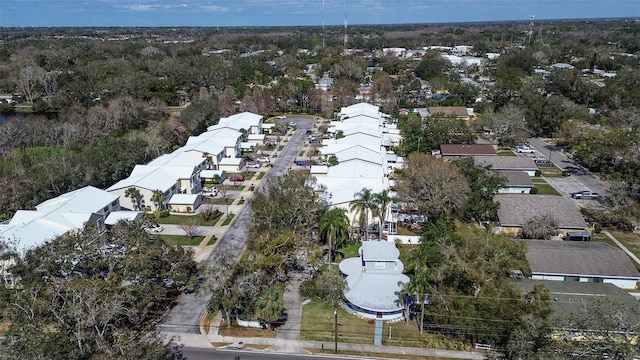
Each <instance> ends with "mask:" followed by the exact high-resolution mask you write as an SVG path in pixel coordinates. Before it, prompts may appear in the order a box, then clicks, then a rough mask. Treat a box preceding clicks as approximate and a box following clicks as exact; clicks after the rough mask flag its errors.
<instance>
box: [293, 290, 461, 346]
mask: <svg viewBox="0 0 640 360" xmlns="http://www.w3.org/2000/svg"><path fill="white" fill-rule="evenodd" d="M333 322H334V317H333V307H332V306H331V305H330V304H328V303H322V302H318V301H311V302H310V303H309V304H307V305H304V306H303V307H302V324H301V330H300V339H301V340H315V341H323V342H324V341H326V342H327V345H326V346H327V347H328V348H327V347H325V349H329V350H330V349H332V347H331V346H332V345H333V329H334V323H333ZM389 329H391V337H389ZM373 333H374V322H373V320H365V319H361V318H359V317H357V316H355V315H351V314H348V313H347V312H346V311H345V310H344V308H342V307H340V308H339V309H338V342H343V343H352V344H371V343H373ZM382 344H383V345H391V346H409V347H433V348H438V349H448V350H467V351H468V350H470V349H471V346H470V345H464V344H462V343H455V342H452V341H450V340H447V339H445V338H444V337H442V336H439V335H437V334H429V333H423V334H422V335H420V334H419V333H418V327H417V326H416V324H415V322H409V324H408V325H407V324H405V323H404V322H397V323H393V324H386V323H385V324H384V325H383V336H382ZM360 355H362V354H360ZM385 356H386V355H385Z"/></svg>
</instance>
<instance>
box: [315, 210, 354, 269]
mask: <svg viewBox="0 0 640 360" xmlns="http://www.w3.org/2000/svg"><path fill="white" fill-rule="evenodd" d="M348 236H349V218H347V215H346V211H345V210H344V209H340V208H333V209H331V210H328V211H326V212H325V213H324V214H322V217H321V218H320V237H321V238H323V239H326V241H327V243H328V244H329V252H328V255H329V267H331V263H332V262H333V260H334V259H335V256H336V253H337V251H338V248H339V247H340V246H341V244H342V243H343V242H344V240H345V239H347V238H348Z"/></svg>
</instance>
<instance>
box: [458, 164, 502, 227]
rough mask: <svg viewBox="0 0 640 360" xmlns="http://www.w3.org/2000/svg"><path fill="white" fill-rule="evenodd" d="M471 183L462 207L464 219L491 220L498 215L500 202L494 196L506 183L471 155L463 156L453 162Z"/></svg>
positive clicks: (500, 176) (495, 172) (496, 173)
mask: <svg viewBox="0 0 640 360" xmlns="http://www.w3.org/2000/svg"><path fill="white" fill-rule="evenodd" d="M453 164H455V165H456V166H457V167H458V169H460V171H461V172H462V174H463V175H464V176H465V178H466V179H467V181H468V182H469V184H470V185H471V192H470V193H469V198H468V200H467V204H466V206H465V209H464V213H463V217H464V219H465V220H477V221H483V220H493V219H496V218H497V216H498V208H499V207H500V203H498V202H497V201H494V200H493V198H494V196H495V195H496V194H497V193H498V191H499V190H500V189H502V188H504V187H505V186H506V184H507V182H506V179H505V177H504V176H502V175H501V174H500V173H499V172H497V171H493V170H491V169H490V168H489V167H488V166H482V165H480V164H478V163H476V161H475V160H474V159H473V158H471V157H463V158H460V159H457V160H455V161H454V162H453Z"/></svg>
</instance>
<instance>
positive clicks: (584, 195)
mask: <svg viewBox="0 0 640 360" xmlns="http://www.w3.org/2000/svg"><path fill="white" fill-rule="evenodd" d="M571 197H572V198H574V199H581V200H591V199H597V198H599V197H600V194H598V193H596V192H591V191H589V190H583V191H578V192H574V193H571Z"/></svg>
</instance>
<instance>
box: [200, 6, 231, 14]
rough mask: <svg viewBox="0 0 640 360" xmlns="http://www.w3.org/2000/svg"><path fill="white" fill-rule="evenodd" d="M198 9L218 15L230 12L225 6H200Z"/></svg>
mask: <svg viewBox="0 0 640 360" xmlns="http://www.w3.org/2000/svg"><path fill="white" fill-rule="evenodd" d="M200 9H202V10H204V11H208V12H218V13H225V12H228V11H229V10H230V9H229V8H228V7H226V6H219V5H200Z"/></svg>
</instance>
